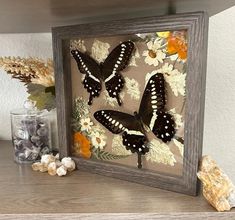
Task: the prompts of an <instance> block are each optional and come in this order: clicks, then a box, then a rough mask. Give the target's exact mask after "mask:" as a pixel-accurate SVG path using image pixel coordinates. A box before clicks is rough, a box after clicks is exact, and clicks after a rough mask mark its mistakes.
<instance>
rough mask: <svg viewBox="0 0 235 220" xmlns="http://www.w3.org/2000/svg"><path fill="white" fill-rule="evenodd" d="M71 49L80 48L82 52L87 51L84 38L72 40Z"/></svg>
mask: <svg viewBox="0 0 235 220" xmlns="http://www.w3.org/2000/svg"><path fill="white" fill-rule="evenodd" d="M70 49H71V50H79V51H81V52H86V47H85V45H84V40H81V39H78V40H72V41H71V43H70Z"/></svg>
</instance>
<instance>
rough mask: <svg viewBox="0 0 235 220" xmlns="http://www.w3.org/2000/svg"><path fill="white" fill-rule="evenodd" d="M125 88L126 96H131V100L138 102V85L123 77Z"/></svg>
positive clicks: (134, 81) (132, 80)
mask: <svg viewBox="0 0 235 220" xmlns="http://www.w3.org/2000/svg"><path fill="white" fill-rule="evenodd" d="M125 86H126V89H127V91H126V92H127V94H129V95H130V96H131V98H132V99H135V100H139V99H140V89H139V83H138V82H137V81H136V80H135V79H130V78H128V77H125Z"/></svg>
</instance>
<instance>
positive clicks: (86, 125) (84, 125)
mask: <svg viewBox="0 0 235 220" xmlns="http://www.w3.org/2000/svg"><path fill="white" fill-rule="evenodd" d="M80 125H81V131H90V130H91V127H92V125H93V122H92V121H91V119H90V118H89V117H86V118H82V119H81V120H80Z"/></svg>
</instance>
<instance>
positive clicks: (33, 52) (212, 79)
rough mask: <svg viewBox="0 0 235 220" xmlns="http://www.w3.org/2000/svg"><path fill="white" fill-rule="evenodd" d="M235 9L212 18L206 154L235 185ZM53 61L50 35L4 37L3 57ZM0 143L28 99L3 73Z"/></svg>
mask: <svg viewBox="0 0 235 220" xmlns="http://www.w3.org/2000/svg"><path fill="white" fill-rule="evenodd" d="M234 36H235V7H233V8H230V9H228V10H226V11H224V12H221V13H219V14H217V15H215V16H213V17H211V18H210V28H209V51H208V71H207V88H206V109H205V128H204V144H203V145H204V146H203V148H204V150H203V151H204V154H210V155H212V156H213V157H214V158H215V159H216V160H217V161H218V163H219V164H220V165H221V167H222V168H224V170H225V171H226V172H227V173H228V174H229V176H230V177H231V178H232V179H233V181H234V182H235V159H234V158H235V129H234V127H233V126H234V125H235V110H234V108H235V43H234V42H235V40H234ZM5 55H9V56H10V55H11V56H13V55H14V56H15V55H18V56H22V57H24V56H38V57H41V58H48V57H52V49H51V35H50V34H17V35H0V56H5ZM0 91H1V93H0V105H1V106H0V139H10V119H9V111H10V109H13V108H18V107H20V106H22V104H23V102H24V100H25V99H26V97H27V94H26V92H25V88H24V87H23V86H22V84H20V83H19V82H18V81H17V80H12V79H11V78H10V76H8V75H7V74H6V73H4V72H3V71H2V70H0Z"/></svg>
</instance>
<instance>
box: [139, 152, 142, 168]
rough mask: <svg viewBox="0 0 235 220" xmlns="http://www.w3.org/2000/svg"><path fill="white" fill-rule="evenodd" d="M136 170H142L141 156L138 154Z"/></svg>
mask: <svg viewBox="0 0 235 220" xmlns="http://www.w3.org/2000/svg"><path fill="white" fill-rule="evenodd" d="M138 168H139V169H141V168H142V159H141V154H138Z"/></svg>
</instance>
